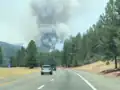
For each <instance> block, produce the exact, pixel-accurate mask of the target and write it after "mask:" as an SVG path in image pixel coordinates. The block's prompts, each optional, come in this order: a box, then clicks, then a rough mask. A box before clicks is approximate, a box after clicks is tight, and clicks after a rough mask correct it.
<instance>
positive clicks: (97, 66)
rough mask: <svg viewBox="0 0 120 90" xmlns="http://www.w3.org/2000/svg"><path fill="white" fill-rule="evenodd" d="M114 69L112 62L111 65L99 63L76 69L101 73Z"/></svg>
mask: <svg viewBox="0 0 120 90" xmlns="http://www.w3.org/2000/svg"><path fill="white" fill-rule="evenodd" d="M113 68H114V64H113V62H110V64H109V65H106V64H105V62H102V61H98V62H95V63H92V64H88V65H84V66H81V67H76V68H74V69H77V70H84V71H90V72H95V73H99V72H101V71H104V70H107V69H113Z"/></svg>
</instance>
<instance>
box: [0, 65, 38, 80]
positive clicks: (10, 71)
mask: <svg viewBox="0 0 120 90" xmlns="http://www.w3.org/2000/svg"><path fill="white" fill-rule="evenodd" d="M39 71H40V68H35V69H28V68H19V67H18V68H0V79H1V78H6V77H13V76H22V75H26V74H31V73H34V72H39Z"/></svg>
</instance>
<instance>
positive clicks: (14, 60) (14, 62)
mask: <svg viewBox="0 0 120 90" xmlns="http://www.w3.org/2000/svg"><path fill="white" fill-rule="evenodd" d="M10 64H11V67H17V60H16V58H15V57H14V56H11V57H10Z"/></svg>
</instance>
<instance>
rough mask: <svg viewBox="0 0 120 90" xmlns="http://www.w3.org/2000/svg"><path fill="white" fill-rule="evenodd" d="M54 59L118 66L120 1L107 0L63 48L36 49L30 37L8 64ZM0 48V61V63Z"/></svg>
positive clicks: (60, 62)
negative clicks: (102, 9)
mask: <svg viewBox="0 0 120 90" xmlns="http://www.w3.org/2000/svg"><path fill="white" fill-rule="evenodd" d="M51 57H52V58H54V60H55V62H56V64H57V65H62V66H67V67H69V66H72V67H73V66H81V65H85V64H88V63H93V62H96V61H98V60H103V61H114V62H115V68H118V61H119V58H120V0H109V1H108V3H107V5H106V7H105V12H104V13H103V14H101V15H100V17H99V20H98V21H97V22H96V23H95V24H94V25H92V26H91V27H89V29H88V30H87V31H86V33H84V34H81V33H78V34H77V35H76V36H71V37H70V38H69V39H66V40H65V41H64V46H63V50H62V51H58V50H54V51H52V52H47V53H43V52H38V48H37V47H36V44H35V42H34V41H33V40H31V41H30V43H29V44H28V47H27V48H24V47H21V49H20V50H19V51H18V52H17V54H16V56H12V57H10V63H11V66H24V67H31V68H32V67H35V66H39V65H42V64H43V63H44V60H46V59H49V58H51ZM1 60H2V52H1V48H0V63H1V62H2V61H1Z"/></svg>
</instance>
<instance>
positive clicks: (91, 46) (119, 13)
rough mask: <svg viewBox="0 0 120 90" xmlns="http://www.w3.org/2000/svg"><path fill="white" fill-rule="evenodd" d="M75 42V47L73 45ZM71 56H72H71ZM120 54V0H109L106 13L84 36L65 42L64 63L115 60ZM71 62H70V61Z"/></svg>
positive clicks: (76, 63) (75, 64) (81, 63)
mask: <svg viewBox="0 0 120 90" xmlns="http://www.w3.org/2000/svg"><path fill="white" fill-rule="evenodd" d="M73 44H74V47H71V46H72V45H73ZM70 56H71V58H69V57H70ZM118 56H120V0H109V2H108V3H107V6H106V8H105V13H104V14H101V15H100V18H99V20H98V21H97V23H96V24H94V25H93V26H92V27H90V28H89V29H88V30H87V32H86V33H85V34H83V35H82V36H81V35H80V33H79V34H77V35H76V37H71V38H70V39H68V40H66V41H65V42H64V48H63V59H62V62H63V64H66V63H67V65H68V64H70V65H72V66H77V65H83V64H86V63H87V64H88V63H92V62H95V61H97V60H107V61H109V60H111V59H114V60H115V68H117V57H118ZM68 62H69V63H68Z"/></svg>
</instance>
